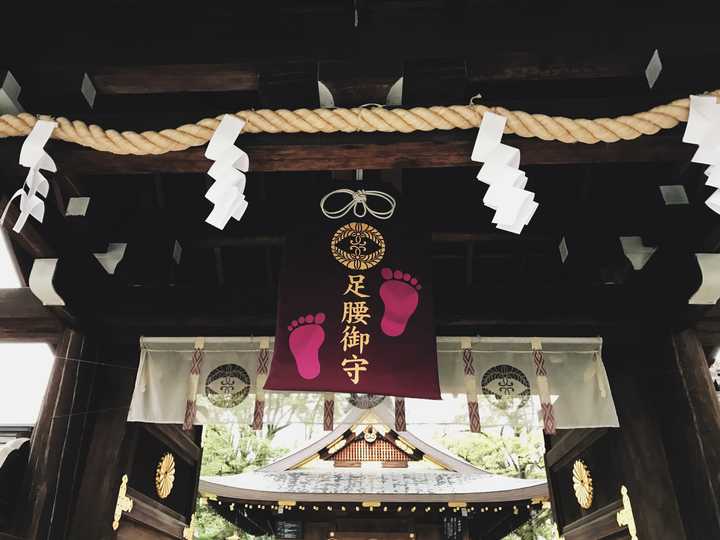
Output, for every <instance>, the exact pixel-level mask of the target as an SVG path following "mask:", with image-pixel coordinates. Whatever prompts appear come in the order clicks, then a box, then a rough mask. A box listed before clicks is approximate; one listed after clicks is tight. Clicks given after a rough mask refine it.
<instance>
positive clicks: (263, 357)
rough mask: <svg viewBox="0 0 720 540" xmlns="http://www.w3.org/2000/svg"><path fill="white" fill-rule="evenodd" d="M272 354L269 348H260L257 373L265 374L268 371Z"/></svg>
mask: <svg viewBox="0 0 720 540" xmlns="http://www.w3.org/2000/svg"><path fill="white" fill-rule="evenodd" d="M269 359H270V354H269V353H268V350H267V349H260V352H259V353H258V358H257V374H258V375H265V374H267V372H268V365H269Z"/></svg>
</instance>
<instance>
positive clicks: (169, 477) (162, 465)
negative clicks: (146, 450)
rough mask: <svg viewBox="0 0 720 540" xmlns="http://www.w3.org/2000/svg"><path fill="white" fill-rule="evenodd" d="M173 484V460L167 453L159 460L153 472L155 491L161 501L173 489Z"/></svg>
mask: <svg viewBox="0 0 720 540" xmlns="http://www.w3.org/2000/svg"><path fill="white" fill-rule="evenodd" d="M174 482H175V458H174V457H173V455H172V454H171V453H170V452H168V453H166V454H165V455H164V456H163V457H161V458H160V461H159V462H158V466H157V469H156V470H155V489H156V490H157V494H158V495H159V496H160V498H161V499H165V498H166V497H167V496H168V495H170V492H171V491H172V488H173V483H174Z"/></svg>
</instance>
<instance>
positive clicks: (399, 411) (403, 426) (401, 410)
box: [395, 397, 407, 431]
mask: <svg viewBox="0 0 720 540" xmlns="http://www.w3.org/2000/svg"><path fill="white" fill-rule="evenodd" d="M395 431H407V423H406V421H405V398H401V397H396V398H395Z"/></svg>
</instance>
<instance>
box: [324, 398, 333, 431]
mask: <svg viewBox="0 0 720 540" xmlns="http://www.w3.org/2000/svg"><path fill="white" fill-rule="evenodd" d="M334 422H335V400H332V399H326V400H325V406H324V410H323V429H324V430H325V431H332V430H333V424H334Z"/></svg>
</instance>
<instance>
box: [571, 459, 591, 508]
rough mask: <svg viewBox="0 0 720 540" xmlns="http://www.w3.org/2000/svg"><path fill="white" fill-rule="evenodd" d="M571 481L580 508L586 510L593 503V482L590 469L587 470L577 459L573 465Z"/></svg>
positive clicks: (581, 461)
mask: <svg viewBox="0 0 720 540" xmlns="http://www.w3.org/2000/svg"><path fill="white" fill-rule="evenodd" d="M572 479H573V489H574V490H575V498H576V499H577V502H578V504H579V505H580V508H583V509H585V510H587V509H588V508H590V506H591V505H592V502H593V482H592V476H590V469H588V468H587V465H585V463H584V462H583V460H581V459H578V460H576V461H575V463H574V464H573V469H572Z"/></svg>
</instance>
